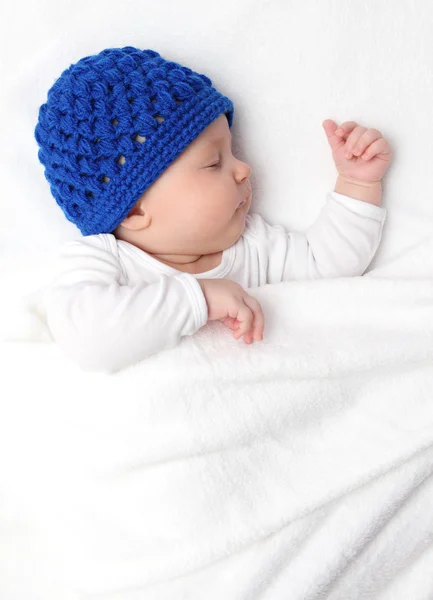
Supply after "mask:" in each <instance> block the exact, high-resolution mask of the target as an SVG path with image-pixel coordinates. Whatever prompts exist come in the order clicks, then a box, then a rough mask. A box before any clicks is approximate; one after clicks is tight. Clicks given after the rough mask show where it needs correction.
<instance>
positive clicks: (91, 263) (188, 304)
mask: <svg viewBox="0 0 433 600" xmlns="http://www.w3.org/2000/svg"><path fill="white" fill-rule="evenodd" d="M59 267H60V272H59V274H58V276H57V277H56V278H55V279H54V281H53V285H52V286H51V288H50V289H49V291H48V292H47V294H46V297H45V307H46V318H47V324H48V327H49V329H50V331H51V334H52V336H53V338H54V340H55V341H56V342H57V343H58V344H59V346H60V347H61V348H62V349H63V351H64V352H65V354H67V355H68V356H69V357H70V358H71V359H72V360H73V361H74V362H76V363H78V364H79V365H80V367H81V368H82V369H84V370H88V371H106V372H113V371H117V370H118V369H121V368H123V367H126V366H128V365H130V364H133V363H135V362H137V361H139V360H141V359H142V358H144V357H146V356H148V355H150V354H153V353H156V352H158V351H160V350H162V349H164V348H170V347H173V346H175V345H176V344H177V343H179V341H180V338H181V337H182V336H184V335H191V334H193V333H195V331H197V330H198V329H199V328H200V327H202V326H203V325H204V324H205V323H206V321H207V306H206V301H205V299H204V296H203V292H202V291H201V288H200V285H199V283H198V282H197V280H196V279H195V278H194V277H193V276H192V275H190V274H188V273H182V274H179V275H175V276H167V275H161V277H160V278H159V279H158V281H157V282H155V283H150V284H149V283H140V284H138V285H127V283H126V282H125V279H124V276H123V274H122V269H121V266H120V263H119V261H118V259H117V258H116V257H115V256H114V255H113V254H112V253H111V252H109V251H108V250H107V249H105V248H104V246H103V244H102V242H101V240H100V238H99V236H89V237H86V238H85V239H84V240H80V241H77V242H70V243H68V244H66V245H65V246H64V247H63V249H62V252H61V254H60V264H59Z"/></svg>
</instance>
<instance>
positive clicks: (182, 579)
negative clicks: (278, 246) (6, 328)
mask: <svg viewBox="0 0 433 600" xmlns="http://www.w3.org/2000/svg"><path fill="white" fill-rule="evenodd" d="M432 252H433V237H430V238H429V239H428V240H425V242H424V243H420V245H419V246H418V247H416V248H414V249H413V250H412V252H410V253H406V254H405V256H404V257H403V258H402V259H401V260H399V261H395V262H394V263H391V264H390V265H388V267H386V268H385V267H384V268H382V269H378V270H375V269H373V270H372V271H370V272H369V273H368V274H366V275H364V276H363V277H354V278H340V279H318V280H310V281H290V282H282V283H279V284H274V285H265V286H262V287H259V288H253V289H252V293H254V295H255V296H256V297H257V298H258V299H259V301H260V302H261V303H262V305H263V307H264V310H265V314H266V315H267V333H266V336H265V339H264V341H263V342H261V343H258V344H254V345H252V346H246V345H245V344H242V343H241V342H237V341H235V340H233V338H232V337H231V335H230V332H229V331H228V330H227V329H226V328H225V327H224V326H223V325H222V324H220V323H213V324H210V325H206V326H205V327H203V328H202V329H201V330H200V331H199V332H198V333H197V334H195V335H194V336H187V337H184V338H183V339H182V340H181V342H180V344H179V345H178V346H176V347H175V348H173V349H169V350H166V351H163V352H160V353H158V354H156V355H154V356H151V357H149V358H148V359H146V360H144V361H142V362H140V363H138V364H137V365H134V366H132V367H130V368H127V369H124V370H122V371H119V372H118V373H116V374H114V375H105V374H100V373H84V372H82V371H81V370H80V368H79V367H76V366H75V365H74V364H73V363H71V362H69V361H65V360H64V358H63V356H62V355H61V353H60V352H59V349H58V347H57V346H56V345H55V344H23V343H20V344H8V345H7V346H4V349H5V350H6V351H5V356H4V357H3V359H2V364H3V366H4V373H3V375H2V385H3V389H5V390H10V391H9V392H8V396H7V400H8V402H2V403H1V415H0V456H1V457H2V460H1V461H0V466H1V472H0V481H1V482H2V483H1V485H2V504H1V507H2V510H1V513H0V514H1V519H2V521H0V524H1V528H2V536H1V537H0V597H1V598H2V599H3V598H5V600H15V599H16V598H20V599H21V598H22V599H24V598H26V599H27V598H44V600H51V599H53V600H54V599H56V600H58V598H62V599H63V598H66V599H68V600H87V599H89V600H90V598H94V597H101V598H104V600H119V599H121V600H138V599H140V600H141V599H143V598H145V599H146V600H154V599H158V600H162V599H164V600H168V599H170V600H177V599H179V598H185V599H186V598H188V599H189V600H201V599H202V598H204V597H206V598H207V599H209V600H221V598H224V600H240V599H243V598H248V599H250V600H280V599H283V598H290V599H291V600H305V599H308V600H313V599H314V600H319V599H322V598H327V599H328V598H329V599H330V600H347V599H348V598H353V599H355V598H356V599H357V600H360V599H367V598H375V600H407V598H412V597H416V598H417V600H428V599H429V598H430V597H431V591H432V589H433V575H432V574H433V569H432V565H433V555H432V552H431V544H432V541H433V505H432V502H431V498H432V494H433V477H432V476H431V475H432V474H433V447H432V444H433V410H432V399H431V389H432V386H433V280H432V279H433V277H432V276H433V265H432V262H431V261H429V262H424V263H423V262H422V259H423V257H424V256H429V255H430V256H431V253H432ZM421 265H422V268H421ZM413 267H415V268H416V269H417V271H416V274H415V275H414V269H413ZM395 272H399V273H400V274H401V275H400V276H399V277H395V275H394V273H395ZM6 352H7V354H6ZM17 364H21V365H22V376H21V377H18V378H17V377H16V376H15V375H14V370H15V372H16V369H14V367H15V366H16V365H17ZM29 381H32V382H34V385H35V386H37V387H36V388H35V391H34V394H32V395H29V393H28V391H27V390H28V387H27V386H28V382H29ZM4 397H5V396H4ZM5 457H8V459H7V460H5ZM414 590H416V593H415V592H414ZM32 594H33V595H32Z"/></svg>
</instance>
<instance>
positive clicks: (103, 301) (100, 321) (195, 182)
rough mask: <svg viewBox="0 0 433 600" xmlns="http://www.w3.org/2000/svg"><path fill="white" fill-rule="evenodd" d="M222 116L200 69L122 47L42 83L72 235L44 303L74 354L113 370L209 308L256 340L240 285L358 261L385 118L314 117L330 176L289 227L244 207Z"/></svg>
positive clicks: (257, 331) (167, 343) (222, 106)
mask: <svg viewBox="0 0 433 600" xmlns="http://www.w3.org/2000/svg"><path fill="white" fill-rule="evenodd" d="M233 115H234V107H233V104H232V102H231V100H230V99H229V98H227V97H226V96H224V95H222V94H221V93H220V92H218V91H217V90H216V89H215V87H213V85H212V81H211V80H210V79H209V78H208V77H206V76H205V75H203V74H200V73H196V72H194V71H192V70H191V69H189V68H187V67H184V66H182V65H180V64H178V63H175V62H169V61H167V60H165V59H164V58H162V57H161V56H160V55H159V54H158V53H157V52H155V51H153V50H139V49H137V48H134V47H130V46H127V47H124V48H108V49H105V50H103V51H102V52H100V53H99V54H97V55H92V56H87V57H84V58H82V59H81V60H79V61H78V62H77V63H76V64H73V65H71V66H70V67H69V68H68V69H66V70H65V71H64V72H63V73H62V74H61V76H60V77H59V78H58V79H57V81H56V82H55V83H54V84H53V86H52V87H51V89H50V90H49V92H48V97H47V102H46V103H45V104H43V105H42V106H41V107H40V109H39V120H38V123H37V125H36V128H35V138H36V140H37V142H38V144H39V147H40V149H39V154H38V156H39V160H40V161H41V163H42V164H43V165H44V166H45V177H46V179H47V180H48V182H49V183H50V188H51V192H52V194H53V196H54V198H55V199H56V201H57V203H58V204H59V206H60V207H61V208H62V210H63V211H64V213H65V215H66V217H67V218H68V219H69V220H70V221H71V222H73V223H75V225H76V226H77V227H78V228H79V229H80V231H81V233H82V234H83V238H82V239H80V240H77V241H72V242H68V243H67V244H65V245H64V246H63V247H62V249H61V252H60V256H59V272H58V274H57V275H56V277H55V278H54V279H53V282H52V285H51V286H50V288H49V289H48V290H47V293H46V295H45V314H46V320H47V325H48V327H49V330H50V333H51V335H52V337H53V339H54V340H55V341H56V342H57V343H58V344H60V346H61V348H62V349H63V350H64V352H65V353H66V354H67V355H68V356H69V357H70V358H71V359H72V360H74V361H76V362H77V363H78V364H79V365H80V367H81V368H83V369H85V370H96V371H108V372H113V371H116V370H118V369H120V368H123V367H126V366H128V365H130V364H133V363H135V362H137V361H139V360H141V359H143V358H144V357H146V356H149V355H151V354H153V353H156V352H158V351H160V350H162V349H164V348H168V347H173V346H175V345H176V344H177V343H179V341H180V339H181V338H182V336H186V335H192V334H194V333H195V332H196V331H197V330H198V329H199V328H201V327H202V326H203V325H204V324H205V323H206V322H207V321H208V320H219V321H221V322H222V323H224V324H225V325H226V326H227V327H229V328H230V329H231V330H232V332H233V336H234V338H236V339H239V338H243V340H244V342H245V343H247V344H250V343H252V342H253V340H255V341H260V340H262V338H263V331H264V315H263V311H262V308H261V306H260V304H259V302H258V301H257V300H256V299H255V298H253V297H252V296H251V295H250V294H248V293H247V292H246V291H245V290H246V288H250V287H254V286H261V285H265V284H266V283H278V282H281V281H285V280H293V279H315V278H319V277H350V276H359V275H362V273H363V272H364V271H365V269H366V268H367V267H368V265H369V264H370V262H371V260H372V258H373V256H374V254H375V253H376V250H377V248H378V245H379V242H380V239H381V233H382V227H383V223H384V220H385V217H386V211H385V209H383V208H382V207H381V206H380V204H381V179H382V177H383V175H384V174H385V171H386V170H387V168H388V166H389V164H390V161H391V156H392V153H391V151H390V147H389V144H388V142H387V141H385V139H384V138H383V137H382V135H381V133H380V132H379V131H378V130H376V129H367V128H365V127H361V126H358V125H357V124H356V123H355V122H353V121H348V122H345V123H343V124H342V125H341V126H340V128H339V129H337V126H336V123H335V122H334V121H332V120H326V121H324V122H323V127H324V130H325V133H326V135H327V138H328V142H329V144H330V146H331V149H332V153H333V159H334V162H335V165H336V168H337V172H338V178H337V183H336V186H335V190H334V191H333V192H329V194H328V195H327V202H326V204H325V206H324V207H323V208H322V210H321V212H320V214H319V216H318V218H317V220H316V222H315V223H313V224H312V226H311V227H309V229H308V230H307V231H306V233H305V234H302V233H300V232H292V233H288V232H286V231H285V230H284V229H283V227H281V226H278V225H277V226H271V225H269V224H268V223H266V222H265V221H264V220H263V218H262V217H261V216H260V215H258V214H255V213H252V214H248V211H249V209H250V206H251V195H252V190H251V183H250V176H251V168H250V166H249V165H248V164H246V163H245V162H243V161H241V160H239V159H238V158H236V157H235V156H234V155H233V153H232V138H231V131H230V130H231V127H232V123H233Z"/></svg>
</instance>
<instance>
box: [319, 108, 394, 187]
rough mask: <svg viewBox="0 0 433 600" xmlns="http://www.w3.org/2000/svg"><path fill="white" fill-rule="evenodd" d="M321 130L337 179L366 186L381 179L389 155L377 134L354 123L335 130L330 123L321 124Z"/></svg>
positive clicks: (375, 131)
mask: <svg viewBox="0 0 433 600" xmlns="http://www.w3.org/2000/svg"><path fill="white" fill-rule="evenodd" d="M322 127H323V128H324V130H325V133H326V136H327V138H328V142H329V145H330V146H331V149H332V158H333V159H334V162H335V166H336V168H337V171H338V174H339V175H343V176H346V177H353V178H354V179H358V180H361V181H367V182H376V181H380V180H381V179H382V177H383V176H384V174H385V171H386V170H387V169H388V167H389V165H390V163H391V158H392V152H391V149H390V146H389V144H388V142H387V141H386V140H385V139H384V138H383V137H382V134H381V133H380V131H378V130H377V129H367V128H366V127H361V126H360V125H358V124H357V123H355V121H346V122H345V123H342V125H340V127H338V128H337V124H336V123H335V121H332V120H331V119H326V121H323V123H322Z"/></svg>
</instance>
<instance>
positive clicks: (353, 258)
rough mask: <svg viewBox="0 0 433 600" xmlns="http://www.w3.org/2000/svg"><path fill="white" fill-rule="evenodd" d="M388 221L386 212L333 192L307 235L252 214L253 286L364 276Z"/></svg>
mask: <svg viewBox="0 0 433 600" xmlns="http://www.w3.org/2000/svg"><path fill="white" fill-rule="evenodd" d="M385 218H386V210H385V209H384V208H382V207H379V206H374V205H372V204H368V203H367V202H363V201H360V200H355V199H354V198H349V197H348V196H343V195H342V194H337V193H336V192H330V193H328V194H327V198H326V203H325V205H324V206H323V207H322V209H321V211H320V213H319V215H318V217H317V219H316V221H315V222H314V223H313V224H312V225H311V226H310V227H309V228H308V229H307V230H306V232H305V233H302V232H298V231H292V232H287V231H286V230H285V229H284V228H283V227H282V226H281V225H269V224H268V223H266V222H265V221H264V220H263V218H262V217H261V216H260V215H258V214H252V215H249V216H248V219H249V222H248V230H247V233H246V235H245V240H246V248H245V252H246V253H247V254H248V255H249V256H248V260H246V263H247V264H248V265H249V273H248V274H247V280H248V285H249V286H254V285H264V284H265V283H278V282H280V281H287V280H296V279H319V278H335V277H356V276H359V275H362V274H363V273H364V271H365V270H366V268H367V267H368V265H369V264H370V262H371V261H372V259H373V257H374V255H375V253H376V251H377V248H378V246H379V243H380V239H381V235H382V228H383V224H384V221H385Z"/></svg>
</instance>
